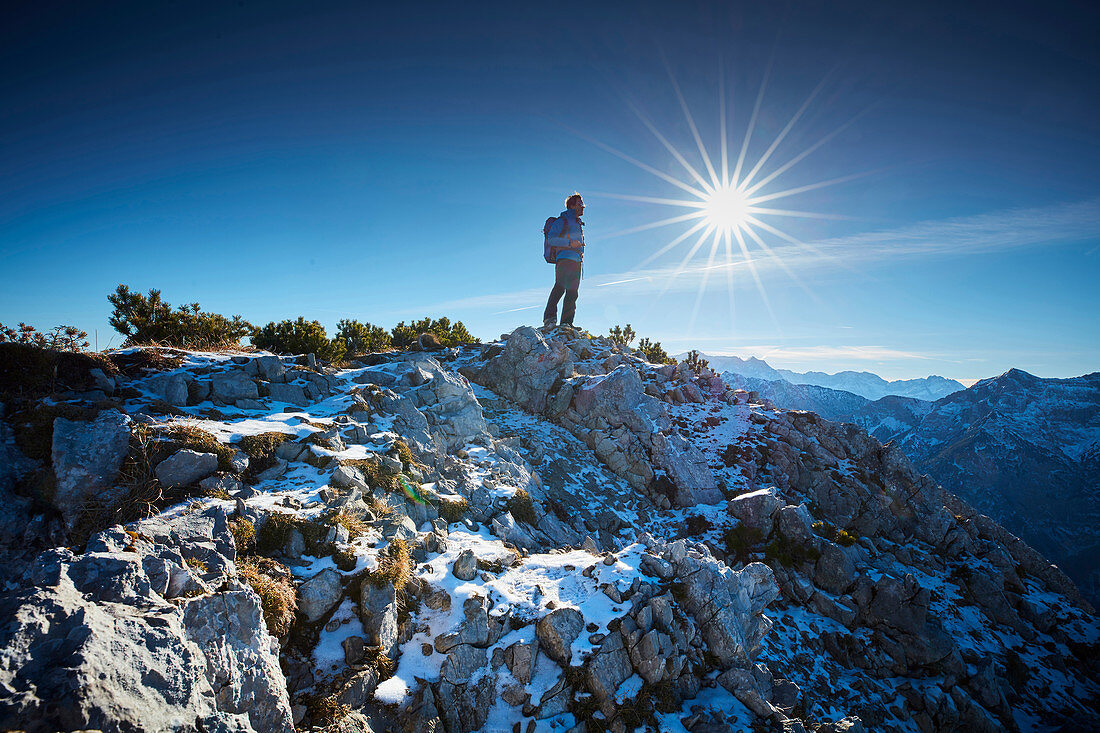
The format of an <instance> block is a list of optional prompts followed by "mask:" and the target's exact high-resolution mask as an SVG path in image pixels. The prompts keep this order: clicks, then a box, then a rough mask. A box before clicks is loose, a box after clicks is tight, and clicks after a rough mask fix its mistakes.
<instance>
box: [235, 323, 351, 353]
mask: <svg viewBox="0 0 1100 733" xmlns="http://www.w3.org/2000/svg"><path fill="white" fill-rule="evenodd" d="M252 345H253V346H255V347H256V348H258V349H265V350H267V351H273V352H275V353H278V354H315V355H316V356H317V358H318V359H321V360H322V361H328V362H333V361H340V359H342V358H344V353H345V352H346V351H347V345H346V344H345V343H344V340H343V339H341V338H339V337H338V338H334V339H330V338H329V337H328V334H327V333H325V327H324V326H322V325H321V323H320V322H319V321H307V320H306V319H305V318H303V317H301V316H298V319H297V320H295V321H291V320H289V319H287V320H285V321H279V322H278V323H275V322H274V321H272V322H271V323H268V324H267V325H266V326H264V327H263V328H257V329H256V330H255V331H254V332H253V333H252Z"/></svg>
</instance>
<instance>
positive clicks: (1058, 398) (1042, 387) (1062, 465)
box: [711, 357, 1100, 601]
mask: <svg viewBox="0 0 1100 733" xmlns="http://www.w3.org/2000/svg"><path fill="white" fill-rule="evenodd" d="M719 358H728V357H719ZM738 361H741V360H738ZM753 362H755V364H753ZM711 363H712V364H713V363H714V362H713V361H712V362H711ZM742 363H744V364H749V365H750V368H753V367H758V365H759V364H763V362H761V361H759V360H755V359H750V360H747V361H744V362H742ZM773 371H775V372H779V370H773ZM722 376H723V377H724V378H725V380H726V383H727V384H730V385H734V386H737V387H741V388H743V389H747V390H751V391H755V392H757V393H758V394H759V395H760V396H761V397H763V398H765V399H768V400H770V401H771V402H773V403H774V404H775V405H776V406H778V407H784V408H788V409H798V410H809V411H812V412H816V413H817V414H819V415H821V416H822V417H824V418H826V419H828V420H833V421H837V422H849V423H855V424H857V425H859V426H860V427H863V428H864V429H866V430H867V431H868V432H869V433H871V434H872V435H874V436H875V437H876V438H878V439H879V440H880V441H882V442H884V443H886V442H889V441H891V440H892V441H894V442H895V443H896V444H897V445H898V447H900V448H901V449H902V450H903V451H904V452H905V453H906V454H907V455H908V456H909V458H910V459H912V460H913V462H914V463H915V464H916V465H917V467H918V468H919V469H920V470H921V471H923V472H925V473H928V474H929V475H930V476H932V477H933V478H934V479H935V480H936V481H937V482H938V483H940V484H941V485H942V486H943V487H944V488H946V489H947V490H948V491H951V492H952V493H955V494H958V495H959V496H961V497H962V498H964V499H965V500H966V501H968V502H969V503H971V504H972V505H973V506H974V507H975V508H976V509H978V510H979V511H981V512H983V513H985V514H988V515H989V516H991V517H993V518H994V519H996V520H997V521H998V522H999V523H1000V524H1002V525H1003V526H1004V527H1005V528H1006V529H1008V530H1009V531H1011V532H1013V533H1015V534H1017V535H1018V536H1020V537H1021V538H1023V539H1024V540H1025V541H1026V542H1028V543H1029V544H1030V545H1032V546H1033V547H1035V548H1036V549H1038V550H1040V551H1041V552H1043V553H1044V554H1046V556H1047V557H1048V558H1050V559H1051V560H1052V561H1053V562H1055V563H1057V564H1058V565H1059V566H1061V567H1062V569H1063V570H1064V571H1065V572H1066V573H1067V574H1068V575H1069V576H1070V577H1072V578H1073V579H1074V580H1075V581H1076V582H1077V583H1078V585H1079V586H1080V587H1081V590H1082V592H1083V593H1085V594H1086V595H1087V596H1090V597H1091V598H1092V599H1093V600H1094V601H1096V600H1100V539H1098V538H1097V533H1096V527H1098V526H1100V372H1095V373H1092V374H1086V375H1084V376H1081V377H1075V378H1072V379H1044V378H1040V377H1036V376H1034V375H1032V374H1028V373H1027V372H1024V371H1021V370H1019V369H1011V370H1009V371H1007V372H1005V373H1004V374H1002V375H1000V376H998V377H993V378H991V379H983V380H982V381H980V382H977V383H976V384H974V385H973V386H972V387H970V388H969V389H963V390H960V391H956V392H953V393H951V394H949V395H947V396H944V397H941V398H939V399H937V400H934V401H928V400H921V399H914V398H911V397H901V396H896V395H891V396H887V397H882V398H880V399H877V400H869V399H866V398H865V397H862V396H860V395H858V394H854V393H852V392H850V391H844V390H837V389H829V388H826V387H821V386H816V385H809V384H792V383H790V382H789V381H786V380H785V379H780V380H768V379H761V378H757V377H752V376H745V375H741V374H736V373H733V372H732V371H727V372H725V373H724V374H723V375H722ZM838 376H839V375H838ZM871 376H874V375H871ZM911 381H919V380H911ZM945 381H947V380H945Z"/></svg>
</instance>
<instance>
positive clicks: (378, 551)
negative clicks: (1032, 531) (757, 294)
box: [0, 329, 1100, 733]
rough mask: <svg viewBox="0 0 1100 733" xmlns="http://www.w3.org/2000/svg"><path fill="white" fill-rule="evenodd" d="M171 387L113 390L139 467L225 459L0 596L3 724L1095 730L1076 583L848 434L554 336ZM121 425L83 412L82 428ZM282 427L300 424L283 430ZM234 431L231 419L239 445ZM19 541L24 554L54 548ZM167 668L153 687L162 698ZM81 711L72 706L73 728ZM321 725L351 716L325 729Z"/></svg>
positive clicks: (1089, 636) (686, 374) (893, 457)
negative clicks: (131, 423)
mask: <svg viewBox="0 0 1100 733" xmlns="http://www.w3.org/2000/svg"><path fill="white" fill-rule="evenodd" d="M176 357H177V360H176V362H175V363H174V365H173V366H172V367H171V368H170V369H169V370H168V371H165V372H160V373H159V375H158V374H156V373H155V374H138V375H137V376H125V375H118V376H116V377H112V379H114V380H115V381H116V383H115V384H114V385H113V386H112V392H117V393H118V394H119V395H129V397H127V398H126V402H125V404H124V409H125V411H126V412H127V413H129V414H130V415H132V416H133V418H134V419H135V420H139V421H141V422H143V423H145V424H146V426H147V427H148V429H149V430H150V431H152V432H153V433H155V434H159V435H167V434H169V433H170V432H171V431H172V430H177V434H186V435H191V436H193V437H194V440H195V441H196V442H195V445H196V446H199V445H205V446H206V448H202V449H201V450H200V449H198V448H196V447H194V446H189V447H187V448H186V449H193V450H194V451H195V452H196V453H205V454H206V455H209V456H210V457H211V458H213V457H214V455H215V454H214V452H212V451H213V449H212V448H210V447H209V446H210V441H211V440H217V441H219V442H221V443H222V444H224V445H232V446H236V448H237V451H236V452H235V453H234V452H233V451H224V450H221V449H219V450H218V451H217V455H218V456H220V457H221V458H222V459H223V460H222V461H221V467H222V470H220V471H218V472H217V473H214V474H212V475H211V476H209V477H206V478H200V479H197V480H198V483H197V484H196V483H195V480H196V479H192V480H191V482H189V483H188V482H183V483H181V484H180V486H178V487H177V488H175V489H173V492H176V493H174V495H175V496H179V497H186V498H185V499H184V501H183V503H181V504H178V505H175V506H169V505H168V504H167V503H166V502H164V503H161V504H159V505H152V504H151V505H150V506H151V508H152V509H154V510H155V511H156V512H159V513H158V514H156V515H155V516H153V517H150V518H149V519H146V520H142V521H140V522H135V523H131V524H130V525H128V526H127V527H125V528H122V527H115V528H111V529H108V530H105V531H103V532H100V533H98V534H95V535H94V536H93V537H92V539H91V540H90V541H89V542H88V543H87V545H86V546H84V547H74V548H70V549H54V550H50V551H49V552H47V553H46V554H44V555H42V556H41V557H40V560H39V561H38V562H36V563H35V565H34V568H35V569H34V570H33V572H31V573H29V574H28V575H27V576H26V580H24V581H22V587H11V589H10V590H8V591H7V592H6V593H5V595H4V597H3V598H2V599H0V605H2V606H3V609H4V611H5V612H6V613H7V616H6V617H7V618H11V619H12V622H11V623H9V624H8V625H7V626H5V627H4V628H3V630H2V631H0V682H2V683H3V684H0V709H2V710H3V712H4V714H5V715H6V716H7V717H5V718H4V720H5V721H7V719H8V718H9V717H10V718H13V719H14V720H15V721H16V723H15V724H14V725H17V726H23V727H28V728H31V729H34V726H35V725H39V727H40V729H43V726H45V727H51V726H52V727H54V728H56V727H61V728H64V727H67V726H68V727H76V726H77V725H80V726H84V727H88V726H93V725H98V726H99V727H100V728H101V729H103V730H113V729H118V730H122V729H126V727H127V726H128V725H130V723H131V722H132V721H136V720H139V718H138V717H135V716H139V715H143V714H144V715H146V716H147V720H148V721H151V722H149V723H148V724H147V727H163V728H166V729H178V730H198V729H200V728H201V729H203V730H210V729H214V730H240V731H247V730H257V731H258V730H288V729H289V727H290V725H291V724H292V723H293V724H295V725H297V726H299V727H301V728H308V727H321V726H329V727H328V728H327V730H340V731H359V730H369V729H374V730H398V729H402V730H409V731H413V730H415V731H421V730H428V731H431V730H437V731H442V730H446V731H449V733H455V731H473V730H489V729H500V728H504V729H507V728H508V727H510V726H512V725H513V724H519V725H520V729H521V730H522V729H527V728H529V727H531V726H534V727H535V728H538V729H542V728H546V729H558V730H580V729H584V728H585V727H590V728H596V729H606V730H612V731H625V730H633V729H637V727H638V726H644V728H645V729H652V730H662V729H667V728H668V727H675V726H677V725H679V726H683V727H684V728H685V729H687V730H690V731H692V732H693V733H700V732H701V731H726V730H731V731H732V730H747V729H753V728H763V727H769V728H774V729H776V730H779V729H783V730H789V731H798V730H807V731H816V732H817V733H831V732H832V731H840V730H848V731H857V730H886V731H895V730H896V731H920V732H921V733H924V732H925V731H933V730H960V729H965V728H976V729H980V730H1014V729H1016V727H1019V726H1020V721H1024V722H1025V723H1027V725H1033V726H1034V727H1036V728H1038V729H1051V730H1053V729H1057V728H1058V727H1060V726H1063V727H1066V728H1067V729H1087V728H1088V726H1089V725H1091V723H1092V721H1091V719H1090V718H1089V714H1088V713H1087V712H1082V711H1083V710H1087V709H1088V706H1089V705H1094V704H1095V702H1094V701H1095V700H1096V698H1097V692H1098V688H1097V685H1096V683H1095V679H1096V673H1097V670H1096V663H1095V650H1096V639H1097V638H1100V630H1098V628H1100V625H1098V623H1097V620H1096V618H1095V616H1094V615H1093V613H1092V610H1091V608H1090V607H1088V605H1087V604H1086V603H1085V602H1084V601H1083V600H1082V599H1081V598H1080V596H1079V595H1078V594H1077V592H1076V589H1075V588H1074V586H1073V584H1072V582H1070V581H1069V580H1068V579H1067V578H1066V577H1065V576H1064V575H1063V574H1061V572H1060V571H1059V570H1058V569H1057V568H1054V567H1053V566H1051V565H1050V564H1049V562H1047V561H1045V560H1044V559H1043V558H1042V556H1041V555H1040V554H1039V553H1037V552H1036V551H1035V550H1033V549H1032V548H1030V547H1028V546H1027V545H1026V544H1024V543H1023V542H1022V541H1020V540H1019V539H1017V538H1015V537H1013V536H1012V535H1011V534H1009V533H1008V532H1006V531H1005V530H1004V529H1003V528H1001V527H1000V526H999V525H997V524H996V523H995V522H993V521H992V520H990V519H989V518H988V517H985V516H983V515H981V514H979V513H978V512H976V511H975V510H974V509H973V508H971V507H969V506H968V505H967V504H965V503H964V502H962V501H961V500H959V499H958V498H957V497H955V496H952V495H951V494H948V493H945V492H944V491H942V490H941V489H940V488H939V487H937V486H936V485H935V483H934V482H933V481H931V480H930V479H928V478H927V477H923V476H920V475H919V473H918V472H917V471H916V470H914V468H913V466H912V464H911V463H910V462H909V461H908V460H907V459H906V458H905V456H904V455H902V454H901V453H900V452H899V451H898V450H897V449H895V448H893V447H884V446H882V445H881V444H880V443H879V442H878V441H877V440H875V439H873V438H872V437H870V436H868V435H867V433H866V432H864V431H863V430H861V429H859V428H857V427H855V426H851V425H847V426H846V425H836V424H833V423H830V422H828V421H825V420H821V419H820V418H818V417H817V416H816V415H812V414H807V413H801V412H794V411H786V410H781V409H776V408H775V407H774V406H771V405H769V404H766V403H761V402H752V401H750V400H749V395H747V394H746V393H744V392H738V391H736V390H732V389H730V388H728V387H726V386H725V385H724V384H723V383H722V381H721V380H720V379H718V378H717V376H716V375H713V374H711V373H709V372H707V371H706V370H705V369H699V367H698V365H696V366H694V367H693V366H691V365H688V364H683V363H682V364H676V365H671V364H668V365H654V364H648V363H646V362H645V361H644V360H642V359H641V358H639V357H638V356H637V355H635V354H634V353H631V352H630V350H629V349H626V348H624V347H623V346H621V345H616V344H613V343H611V342H610V341H608V340H606V339H599V338H591V337H588V336H587V335H584V334H581V333H578V332H576V331H573V330H568V329H557V330H555V331H547V332H539V331H536V330H534V329H520V330H518V331H516V332H514V333H513V334H508V335H507V336H505V337H504V338H502V339H501V341H500V342H498V343H494V344H489V345H487V346H485V347H482V348H462V349H447V350H442V351H437V352H434V353H432V354H431V355H428V354H423V353H421V354H402V353H392V354H381V355H372V356H371V357H369V358H368V359H365V360H364V363H363V364H361V365H358V366H356V365H351V366H350V368H346V369H335V368H333V367H328V366H324V365H318V364H317V363H316V361H313V362H312V363H310V360H309V359H308V358H301V359H298V360H297V361H298V362H300V363H296V360H295V359H291V358H280V357H274V356H268V355H217V354H215V355H209V354H183V355H179V354H177V355H176ZM127 358H129V359H133V358H135V357H134V355H133V354H130V355H128V357H127ZM540 359H541V361H540ZM131 374H133V372H131ZM219 375H221V376H219ZM215 378H217V380H218V382H219V383H220V384H222V387H220V388H219V389H220V390H221V392H220V394H221V397H219V396H218V394H219V392H218V391H216V390H215V388H214V381H215ZM467 379H469V381H467ZM245 381H247V382H248V383H250V384H252V385H253V386H254V387H255V388H256V391H257V394H258V396H257V397H250V396H246V395H245V396H241V395H234V394H230V392H228V391H226V390H228V389H229V388H228V387H226V386H225V385H230V384H232V385H237V386H239V387H240V390H241V391H242V394H243V392H245V391H247V392H248V393H249V394H250V393H251V390H249V389H248V387H247V386H246V385H245ZM471 382H473V384H471ZM181 385H182V386H181ZM184 388H185V390H184ZM284 388H285V390H289V391H285V390H284ZM184 391H186V399H185V400H184V399H182V398H183V394H184ZM169 392H171V395H172V398H173V400H175V403H170V402H169V400H167V399H166V396H168V395H169ZM104 394H106V393H105V392H103V391H102V390H100V389H99V387H94V388H92V387H91V386H90V388H89V391H88V392H86V393H74V394H73V395H72V396H71V397H70V398H68V399H71V401H72V402H73V404H74V405H80V406H82V407H81V409H82V410H83V409H86V410H88V411H90V412H94V410H96V409H100V407H99V406H98V404H99V401H100V400H102V399H103V398H102V395H104ZM279 396H283V397H287V396H289V397H293V399H294V400H296V401H299V402H301V403H302V404H301V405H298V406H297V409H287V410H286V411H285V412H284V411H283V410H284V408H285V407H287V403H288V402H290V401H291V400H280V399H278V397H279ZM223 397H236V399H235V402H234V403H233V404H234V405H235V406H236V407H237V408H240V409H244V410H248V411H249V412H248V413H247V414H248V417H247V419H245V420H241V419H240V418H238V417H227V416H226V415H225V414H223V413H222V412H221V411H220V410H219V407H221V406H222V405H221V404H220V403H223V402H225V400H224V399H223ZM326 397H328V398H330V399H325V398H326ZM166 403H168V404H167V406H166ZM119 405H120V407H122V403H119ZM168 407H171V409H168ZM265 410H266V412H265ZM184 425H186V427H187V430H186V431H178V428H180V427H183V426H184ZM134 450H140V446H137V447H135V448H134ZM174 450H176V449H175V448H173V451H174ZM245 453H247V458H246V457H245ZM130 458H132V459H135V460H136V459H139V458H141V456H140V455H139V454H131V455H130ZM204 460H205V461H206V463H207V464H209V461H210V459H204ZM204 470H205V469H204ZM13 476H14V474H13ZM22 481H23V480H22V479H20V478H19V477H18V476H15V477H14V478H13V479H12V483H13V484H14V485H13V489H14V490H16V491H18V492H20V493H28V487H27V485H26V484H25V483H22ZM207 492H209V493H211V494H213V495H212V496H208V495H204V494H206V493H207ZM222 492H226V493H222ZM226 494H228V496H229V498H228V499H226V498H225V496H226ZM716 498H720V499H721V501H711V500H712V499H716ZM154 501H155V500H154ZM674 505H676V508H675V509H673V508H672V507H673V506H674ZM13 506H16V507H26V510H27V511H31V509H30V507H31V502H30V501H27V500H24V499H22V497H20V500H18V501H16V502H15V503H14V504H13ZM51 522H52V524H51ZM16 524H17V523H13V522H6V523H4V525H3V526H5V527H8V526H15V525H16ZM25 524H26V527H27V528H26V529H23V530H22V531H23V532H24V535H20V537H15V536H14V535H13V536H10V537H5V538H4V541H5V542H6V543H7V546H9V547H13V546H16V545H17V544H18V542H20V541H21V539H22V537H23V536H25V533H26V532H31V531H38V530H32V529H31V528H33V527H38V528H40V530H41V531H40V532H39V534H41V537H42V538H44V539H40V540H39V541H47V542H48V541H49V539H48V538H50V537H52V536H53V535H52V534H51V533H50V530H48V527H50V526H60V524H59V523H58V522H57V521H56V520H51V519H50V518H49V516H47V515H44V514H43V515H38V516H36V517H35V518H32V519H30V520H29V521H28V522H26V523H25ZM53 544H55V545H58V546H60V545H63V544H66V543H65V539H64V538H59V539H58V540H56V541H53ZM238 547H239V548H241V552H242V553H243V554H242V555H241V556H240V557H238V555H237V552H238ZM242 577H246V578H247V582H242V580H241V578H242ZM254 588H255V589H256V590H255V591H254V590H253V589H254ZM256 593H260V594H261V595H262V598H263V601H262V603H261V601H260V599H259V598H258V597H257V595H256ZM267 629H270V630H271V631H272V632H273V633H276V634H278V639H279V640H278V641H276V639H275V638H274V637H272V636H271V635H270V634H268V633H267ZM108 647H109V648H110V649H111V650H112V653H113V655H114V657H115V658H117V659H118V660H122V661H123V662H124V663H125V664H127V665H129V667H125V668H116V666H115V665H114V664H113V660H112V659H110V658H109V657H110V656H111V655H110V654H108V653H107V652H106V651H105V650H106V649H107V648H108ZM74 649H75V650H76V651H74ZM1051 650H1057V653H1056V654H1052V652H1051ZM85 653H87V654H88V655H91V657H94V661H91V657H88V658H85V657H84V656H81V655H82V654H85ZM65 655H68V656H65ZM74 655H75V656H74ZM74 660H76V662H77V663H74ZM158 664H169V665H170V666H169V668H168V670H169V671H168V672H167V673H165V672H163V671H161V672H160V673H159V674H160V675H161V676H160V677H157V676H156V675H154V674H152V673H148V672H146V671H145V670H147V669H150V668H153V667H156V665H158ZM157 669H160V668H159V667H157ZM283 670H285V673H284V671H283ZM100 674H105V675H107V676H106V677H104V678H99V677H98V675H100ZM284 674H285V677H284ZM93 678H94V679H93ZM95 679H109V680H112V682H111V684H109V685H106V686H103V685H99V684H98V683H97V682H96V681H95ZM73 680H76V681H75V682H74V681H73ZM73 684H75V685H77V686H78V687H79V689H80V690H82V692H81V694H79V695H72V696H69V697H67V698H65V699H64V701H61V702H59V701H58V696H57V695H56V693H54V692H53V690H55V689H67V688H64V686H65V685H73ZM337 703H340V704H343V705H347V706H349V707H350V708H351V709H352V712H351V713H349V714H347V715H345V716H343V717H342V718H341V719H337V720H333V719H331V713H333V712H335V711H338V710H339V709H340V708H339V707H338V705H337ZM47 708H48V709H47ZM173 710H184V711H185V712H183V713H180V714H179V715H180V717H178V719H176V718H172V719H171V720H169V717H170V716H171V715H172V711H173ZM35 716H38V717H40V718H42V719H43V720H45V721H47V722H46V723H41V724H40V723H36V722H31V721H32V718H33V719H34V720H37V719H38V718H36V717H35ZM43 716H44V717H43ZM50 716H54V717H50ZM70 720H72V721H77V722H74V723H71V724H70V723H69V722H68V721H70ZM164 720H168V721H169V722H165V723H163V724H162V723H161V721H164ZM1034 721H1039V722H1034ZM142 723H143V724H145V723H146V721H144V720H143V721H142ZM134 725H135V726H137V725H138V723H134ZM112 726H114V727H112ZM173 726H175V727H173Z"/></svg>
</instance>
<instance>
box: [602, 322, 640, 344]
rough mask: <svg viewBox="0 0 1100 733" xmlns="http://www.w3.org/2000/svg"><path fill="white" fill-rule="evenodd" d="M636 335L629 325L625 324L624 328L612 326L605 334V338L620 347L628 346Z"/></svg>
mask: <svg viewBox="0 0 1100 733" xmlns="http://www.w3.org/2000/svg"><path fill="white" fill-rule="evenodd" d="M637 335H638V334H636V333H634V329H633V328H631V327H630V324H629V323H628V324H626V328H619V327H618V326H612V327H611V330H610V331H608V333H607V337H608V338H609V339H611V341H612V342H614V343H616V344H619V345H620V346H628V345H629V344H630V342H631V341H633V340H634V337H635V336H637Z"/></svg>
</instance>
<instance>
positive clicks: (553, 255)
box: [542, 216, 569, 265]
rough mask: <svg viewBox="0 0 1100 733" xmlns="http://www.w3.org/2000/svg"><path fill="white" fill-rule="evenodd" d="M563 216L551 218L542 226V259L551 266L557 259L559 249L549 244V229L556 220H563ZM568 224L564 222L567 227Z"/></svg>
mask: <svg viewBox="0 0 1100 733" xmlns="http://www.w3.org/2000/svg"><path fill="white" fill-rule="evenodd" d="M564 218H565V217H563V216H551V217H550V218H549V219H547V220H546V223H545V224H543V225H542V258H543V259H544V260H546V261H547V262H548V263H550V264H551V265H553V264H554V263H555V262H557V259H558V250H559V249H561V247H555V246H553V245H551V244H550V227H552V226H553V225H554V222H556V221H557V220H558V219H564ZM568 225H569V222H568V221H567V222H565V226H568Z"/></svg>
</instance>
